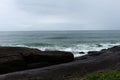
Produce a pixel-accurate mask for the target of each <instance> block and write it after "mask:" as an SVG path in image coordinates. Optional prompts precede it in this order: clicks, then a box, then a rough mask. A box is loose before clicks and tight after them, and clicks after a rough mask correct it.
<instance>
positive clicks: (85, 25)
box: [0, 0, 120, 31]
mask: <svg viewBox="0 0 120 80" xmlns="http://www.w3.org/2000/svg"><path fill="white" fill-rule="evenodd" d="M96 29H97V30H107V29H111V30H112V29H114V30H118V29H120V0H0V30H3V31H4V30H7V31H9V30H10V31H11V30H17V31H18V30H96Z"/></svg>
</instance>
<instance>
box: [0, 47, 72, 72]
mask: <svg viewBox="0 0 120 80" xmlns="http://www.w3.org/2000/svg"><path fill="white" fill-rule="evenodd" d="M73 60H74V57H73V54H72V53H70V52H61V51H40V50H38V49H31V48H26V47H0V74H3V73H8V72H13V71H19V70H25V69H31V68H37V67H44V66H49V65H53V64H59V63H65V62H70V61H73Z"/></svg>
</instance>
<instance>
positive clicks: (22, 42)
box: [0, 30, 120, 57]
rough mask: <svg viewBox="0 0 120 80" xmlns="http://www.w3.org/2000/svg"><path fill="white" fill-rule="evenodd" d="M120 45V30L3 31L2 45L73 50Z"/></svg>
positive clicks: (81, 50)
mask: <svg viewBox="0 0 120 80" xmlns="http://www.w3.org/2000/svg"><path fill="white" fill-rule="evenodd" d="M116 45H120V31H117V30H116V31H112V30H111V31H109V30H108V31H107V30H104V31H97V30H91V31H1V32H0V46H19V47H30V48H37V49H40V50H42V51H45V50H51V51H54V50H59V51H69V52H72V53H73V54H74V55H75V57H77V56H81V55H82V54H79V52H85V53H87V52H88V51H99V50H101V49H106V48H109V47H112V46H116Z"/></svg>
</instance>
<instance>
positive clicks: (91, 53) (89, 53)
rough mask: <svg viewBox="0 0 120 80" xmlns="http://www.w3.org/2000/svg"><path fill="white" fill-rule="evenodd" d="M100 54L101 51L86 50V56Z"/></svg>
mask: <svg viewBox="0 0 120 80" xmlns="http://www.w3.org/2000/svg"><path fill="white" fill-rule="evenodd" d="M100 54H102V53H101V52H99V51H89V52H88V56H98V55H100Z"/></svg>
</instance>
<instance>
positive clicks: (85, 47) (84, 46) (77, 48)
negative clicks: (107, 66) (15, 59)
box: [1, 43, 120, 57]
mask: <svg viewBox="0 0 120 80" xmlns="http://www.w3.org/2000/svg"><path fill="white" fill-rule="evenodd" d="M98 45H99V46H98ZM117 45H120V43H114V44H113V43H100V44H96V43H81V44H77V45H76V44H74V45H72V46H68V47H63V46H57V45H56V46H39V47H38V46H37V47H36V46H26V45H11V44H9V45H8V44H7V45H6V44H5V45H1V46H15V47H16V46H18V47H30V48H37V49H39V50H42V51H46V50H50V51H67V52H72V53H73V54H74V57H79V56H83V55H86V54H87V52H88V51H100V50H102V49H107V48H110V47H113V46H117ZM79 52H84V53H85V54H79Z"/></svg>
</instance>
